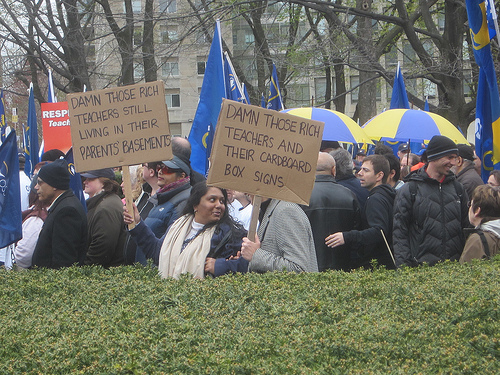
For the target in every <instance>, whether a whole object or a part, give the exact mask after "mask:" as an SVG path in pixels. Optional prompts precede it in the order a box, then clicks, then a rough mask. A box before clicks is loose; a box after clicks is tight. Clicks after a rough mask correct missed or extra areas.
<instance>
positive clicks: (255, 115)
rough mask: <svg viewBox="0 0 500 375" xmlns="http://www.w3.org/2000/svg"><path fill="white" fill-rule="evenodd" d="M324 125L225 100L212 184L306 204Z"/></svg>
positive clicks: (212, 164)
mask: <svg viewBox="0 0 500 375" xmlns="http://www.w3.org/2000/svg"><path fill="white" fill-rule="evenodd" d="M323 128H324V123H323V122H320V121H315V120H310V119H305V118H301V117H297V116H292V115H289V114H287V113H280V112H277V111H272V110H268V109H264V108H260V107H256V106H251V105H247V104H241V103H238V102H234V101H231V100H224V101H223V103H222V109H221V112H220V114H219V120H218V122H217V127H216V131H215V139H214V142H213V147H212V154H211V157H210V171H209V175H208V183H209V184H212V185H216V186H220V187H225V188H228V189H234V190H238V191H243V192H246V193H250V194H256V195H261V196H264V197H270V198H277V199H282V200H285V201H289V202H295V203H301V204H308V203H309V198H310V196H311V191H312V188H313V186H314V178H315V173H316V163H317V160H318V152H319V148H320V144H321V138H322V136H323Z"/></svg>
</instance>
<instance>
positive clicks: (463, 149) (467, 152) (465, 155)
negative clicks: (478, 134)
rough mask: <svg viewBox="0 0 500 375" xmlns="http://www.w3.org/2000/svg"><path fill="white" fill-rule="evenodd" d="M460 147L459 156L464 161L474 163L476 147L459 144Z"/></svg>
mask: <svg viewBox="0 0 500 375" xmlns="http://www.w3.org/2000/svg"><path fill="white" fill-rule="evenodd" d="M457 147H458V156H460V157H461V158H462V159H467V160H470V161H474V147H472V146H471V145H466V144H463V143H462V144H459V145H457Z"/></svg>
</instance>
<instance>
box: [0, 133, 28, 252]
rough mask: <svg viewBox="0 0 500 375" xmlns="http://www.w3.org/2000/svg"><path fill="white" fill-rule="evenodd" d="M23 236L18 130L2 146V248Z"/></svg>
mask: <svg viewBox="0 0 500 375" xmlns="http://www.w3.org/2000/svg"><path fill="white" fill-rule="evenodd" d="M22 236H23V233H22V217H21V188H20V182H19V157H18V155H17V142H16V132H15V131H11V132H10V133H9V135H8V136H7V138H6V139H5V141H4V142H3V143H2V145H1V146H0V248H1V247H6V246H9V245H10V244H12V243H14V242H16V241H19V240H20V239H21V238H22Z"/></svg>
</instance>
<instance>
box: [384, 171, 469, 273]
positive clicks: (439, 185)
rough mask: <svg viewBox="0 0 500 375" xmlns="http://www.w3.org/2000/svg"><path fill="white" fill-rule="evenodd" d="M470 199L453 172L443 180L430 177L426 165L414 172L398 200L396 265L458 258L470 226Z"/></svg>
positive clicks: (396, 213) (396, 208)
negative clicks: (465, 233) (464, 232)
mask: <svg viewBox="0 0 500 375" xmlns="http://www.w3.org/2000/svg"><path fill="white" fill-rule="evenodd" d="M412 184H414V187H413V188H412V187H411V186H412ZM460 188H461V189H460ZM412 189H414V194H413V193H412ZM460 190H461V191H460ZM467 203H468V197H467V192H466V191H465V190H464V189H463V187H462V186H461V185H460V183H459V182H457V181H455V175H454V174H453V173H450V174H449V175H447V176H446V177H445V178H444V180H443V181H442V182H439V181H437V180H435V179H433V178H431V177H429V175H428V174H427V172H426V171H425V167H423V168H421V169H419V170H417V171H415V172H413V173H411V174H410V175H409V176H408V182H407V183H405V184H404V185H403V187H402V188H401V189H399V190H398V194H397V197H396V200H395V203H394V231H393V241H394V257H395V258H396V265H397V266H398V267H399V266H401V265H403V264H406V265H409V266H416V265H419V264H422V263H424V262H426V263H428V264H429V265H434V264H436V263H437V262H439V261H443V260H445V259H452V260H458V258H459V257H460V254H461V253H462V249H463V246H464V243H465V239H464V235H463V231H462V228H466V227H468V226H469V219H468V207H467Z"/></svg>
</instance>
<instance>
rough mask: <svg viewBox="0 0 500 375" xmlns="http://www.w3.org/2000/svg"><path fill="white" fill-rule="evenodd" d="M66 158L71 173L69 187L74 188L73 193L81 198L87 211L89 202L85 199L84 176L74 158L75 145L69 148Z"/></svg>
mask: <svg viewBox="0 0 500 375" xmlns="http://www.w3.org/2000/svg"><path fill="white" fill-rule="evenodd" d="M64 159H65V160H66V161H67V162H68V168H69V174H70V176H71V178H70V180H69V188H70V189H71V190H73V194H75V196H76V197H77V198H78V199H80V202H81V203H82V206H83V208H84V210H85V211H87V202H86V201H85V194H83V185H82V178H81V177H80V173H78V172H77V171H76V170H75V159H74V158H73V147H71V148H70V149H69V151H68V152H67V154H66V155H64Z"/></svg>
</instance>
